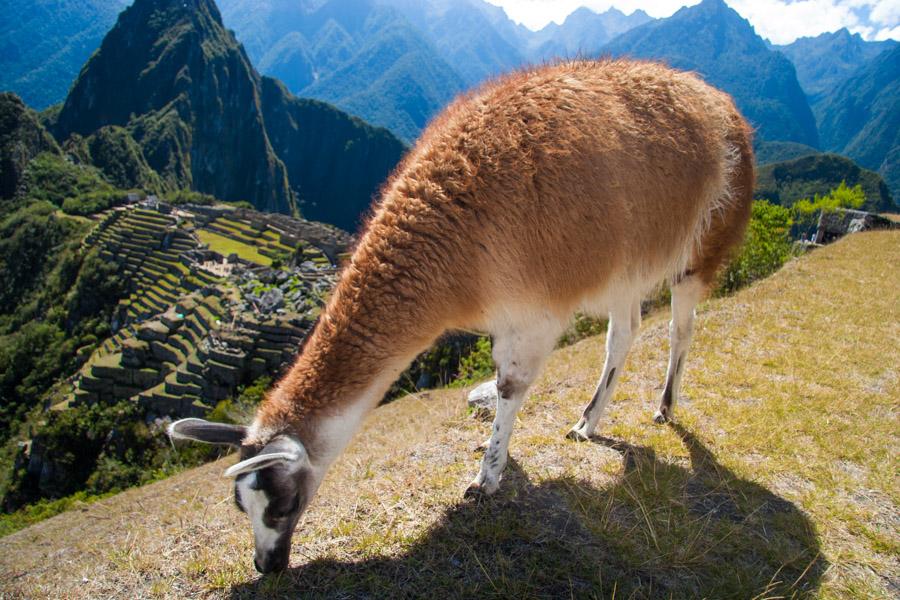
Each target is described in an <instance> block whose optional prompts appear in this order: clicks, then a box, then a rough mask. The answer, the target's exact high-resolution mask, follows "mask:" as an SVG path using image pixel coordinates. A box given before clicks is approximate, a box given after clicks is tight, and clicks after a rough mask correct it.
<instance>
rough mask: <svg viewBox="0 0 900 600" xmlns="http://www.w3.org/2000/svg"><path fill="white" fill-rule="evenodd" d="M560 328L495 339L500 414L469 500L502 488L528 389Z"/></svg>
mask: <svg viewBox="0 0 900 600" xmlns="http://www.w3.org/2000/svg"><path fill="white" fill-rule="evenodd" d="M558 333H559V328H554V327H551V326H550V325H549V324H548V325H547V326H545V327H541V328H537V330H535V331H531V332H529V333H527V334H521V333H513V334H510V335H504V336H495V337H494V348H493V356H494V362H495V363H496V365H497V392H498V397H497V413H496V415H495V416H494V424H493V426H492V428H491V438H490V440H488V442H487V444H486V448H485V451H484V457H483V458H482V460H481V471H480V472H479V473H478V476H477V477H475V479H474V480H473V481H472V483H471V484H469V487H468V489H466V493H465V495H466V497H471V496H479V495H481V494H488V495H490V494H493V493H494V492H496V491H497V489H498V488H499V487H500V475H501V473H503V469H504V468H505V467H506V460H507V455H508V449H509V439H510V436H511V435H512V430H513V426H514V425H515V421H516V413H518V412H519V407H520V406H522V401H523V400H524V399H525V394H526V393H527V392H528V387H529V386H530V385H531V382H532V381H534V378H535V376H537V374H538V372H539V371H540V369H541V366H542V365H543V364H544V360H545V359H546V358H547V355H548V354H549V353H550V351H551V350H552V349H553V343H554V341H555V340H556V336H557V334H558Z"/></svg>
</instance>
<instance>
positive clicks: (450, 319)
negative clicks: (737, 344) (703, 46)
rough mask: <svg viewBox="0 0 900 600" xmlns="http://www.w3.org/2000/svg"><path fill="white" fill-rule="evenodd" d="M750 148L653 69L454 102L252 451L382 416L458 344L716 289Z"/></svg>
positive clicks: (569, 77) (495, 89)
mask: <svg viewBox="0 0 900 600" xmlns="http://www.w3.org/2000/svg"><path fill="white" fill-rule="evenodd" d="M750 137H751V132H750V128H749V127H748V125H747V123H746V122H745V120H744V119H743V118H742V117H741V115H740V114H739V113H738V111H737V109H736V108H735V106H734V104H733V102H732V100H731V98H730V97H729V96H728V95H726V94H724V93H722V92H720V91H718V90H715V89H713V88H712V87H710V86H708V85H706V84H705V83H703V82H702V81H701V80H700V79H699V78H698V77H697V76H695V75H693V74H690V73H682V72H677V71H673V70H671V69H668V68H666V67H664V66H662V65H659V64H655V63H648V62H634V61H626V60H601V61H571V62H563V63H559V64H556V65H550V66H545V67H540V68H535V69H531V70H526V71H521V72H516V73H512V74H510V75H508V76H505V77H502V78H500V79H498V80H496V81H493V82H490V83H488V84H486V85H484V86H483V87H481V88H480V89H478V90H476V91H475V92H472V93H470V94H467V95H465V96H462V97H460V98H459V99H457V100H456V101H455V102H454V103H453V104H452V105H451V106H449V107H448V108H447V109H446V110H445V111H444V112H443V113H442V114H441V115H440V116H438V117H437V118H436V119H435V120H434V122H433V123H432V124H431V125H430V126H429V127H428V128H427V130H426V131H425V132H424V133H423V134H422V136H421V138H420V139H419V141H418V142H417V144H416V145H415V147H414V148H413V149H412V150H411V151H410V153H409V155H408V156H407V157H406V158H405V159H404V160H403V162H402V164H401V165H400V167H398V169H397V171H396V172H395V173H394V175H393V176H392V178H391V179H390V181H389V182H388V183H387V184H386V185H385V187H384V189H383V191H382V198H381V200H380V203H379V204H378V205H377V206H376V208H375V211H374V213H373V215H372V217H371V219H370V220H369V223H368V225H367V227H366V229H365V231H364V232H363V235H362V236H361V239H360V242H359V245H358V247H357V248H356V251H355V253H354V254H353V257H352V259H351V260H350V262H349V264H348V265H347V266H346V268H345V270H344V272H343V274H342V277H341V280H340V282H339V284H338V286H337V288H336V289H335V291H334V294H333V296H332V298H331V300H330V302H329V303H328V306H327V308H326V310H325V312H324V313H323V316H322V318H321V320H320V322H319V324H318V326H317V327H316V329H315V331H314V332H313V334H312V337H311V339H310V340H309V343H308V344H307V345H306V348H305V349H304V352H303V353H302V355H301V356H300V357H299V358H298V360H297V362H296V364H295V365H294V366H293V368H292V369H291V371H290V372H289V374H288V375H287V376H286V377H285V378H284V379H283V380H282V381H281V382H280V383H279V385H278V386H277V388H276V389H275V390H274V391H273V392H272V393H271V394H270V395H269V397H268V398H267V400H266V402H265V403H264V405H263V406H262V408H261V410H260V413H259V415H258V417H257V422H256V429H255V430H254V431H255V432H256V433H255V434H254V435H256V438H257V439H255V440H248V441H256V442H259V441H261V439H260V438H266V437H268V436H269V435H271V433H272V432H277V431H282V430H285V429H289V430H291V431H293V432H295V433H298V434H299V435H301V437H303V438H308V437H309V434H310V431H309V430H310V429H314V428H315V425H313V423H314V422H315V420H316V419H315V415H321V414H336V413H340V412H342V411H344V410H346V409H347V406H348V404H349V403H352V402H355V401H356V400H358V399H359V397H360V395H361V394H363V393H364V392H366V393H367V394H369V395H371V397H370V398H369V400H368V402H369V403H372V404H373V406H374V403H377V401H378V400H379V399H380V394H379V393H378V390H377V389H375V390H374V395H372V394H373V387H372V386H373V385H374V386H375V387H376V388H386V387H387V386H388V385H389V384H390V383H391V378H392V377H394V376H396V374H397V373H399V372H400V371H401V370H402V369H403V368H404V367H405V366H406V364H407V363H408V361H409V360H410V359H411V358H412V357H414V356H415V354H416V353H417V352H419V351H421V350H423V349H424V348H425V347H427V346H428V344H430V343H431V342H432V341H433V340H434V339H435V338H436V337H437V336H438V335H439V334H441V333H442V332H443V331H445V330H447V329H452V328H475V329H482V330H485V331H488V332H494V331H495V330H496V329H497V328H498V327H501V326H505V324H508V323H510V322H511V321H514V320H515V319H516V318H517V317H516V315H521V314H528V311H529V310H531V309H532V308H533V307H540V309H541V310H543V311H545V312H547V313H550V314H552V315H554V317H558V318H559V319H566V318H568V316H569V315H570V314H571V313H572V312H573V311H575V310H578V309H579V308H580V307H583V306H585V305H587V304H590V302H591V301H592V299H594V298H597V297H602V296H603V295H604V294H605V293H607V292H608V290H610V289H614V288H615V286H619V285H634V286H639V287H640V288H641V289H643V287H645V286H647V285H651V286H652V285H654V284H656V283H658V282H660V281H661V280H663V279H665V278H673V277H678V276H680V275H682V274H683V273H686V272H690V273H696V274H698V275H699V276H700V277H701V279H702V281H704V282H705V283H707V284H709V283H710V282H711V281H712V279H713V277H714V275H715V272H716V269H718V268H719V266H720V265H721V264H722V262H723V261H724V260H725V259H726V258H727V255H728V253H729V252H730V251H731V250H732V248H734V246H735V245H737V244H738V243H739V242H740V239H741V236H742V235H743V231H744V228H745V225H746V222H747V220H748V218H749V211H750V203H751V189H752V184H753V177H754V175H753V157H752V150H751V140H750ZM381 391H382V392H383V389H382V390H381ZM367 397H368V396H367ZM313 437H314V436H313ZM262 441H264V440H262Z"/></svg>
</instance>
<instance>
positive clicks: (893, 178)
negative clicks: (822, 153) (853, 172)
mask: <svg viewBox="0 0 900 600" xmlns="http://www.w3.org/2000/svg"><path fill="white" fill-rule="evenodd" d="M816 117H817V118H818V121H819V130H820V131H821V135H822V146H823V147H824V148H826V149H827V150H831V151H833V152H840V153H841V154H846V155H847V156H849V157H850V158H852V159H854V160H855V161H857V162H859V164H861V165H862V166H864V167H866V168H869V169H872V170H874V171H878V173H879V174H881V176H882V177H884V179H885V181H886V182H887V184H888V187H890V188H891V192H892V193H893V194H894V197H895V198H900V45H896V46H895V47H894V48H893V49H891V50H887V51H885V52H882V53H881V54H879V55H878V56H876V57H875V58H873V59H872V60H870V61H869V62H867V63H865V64H864V65H863V66H862V67H860V68H859V70H857V71H856V72H855V73H854V74H853V75H852V76H851V77H849V78H848V79H847V80H846V81H844V83H842V84H841V85H840V86H838V87H837V88H836V89H835V90H834V91H833V92H832V93H831V94H829V95H828V96H827V97H825V98H823V99H822V101H821V102H819V103H818V104H817V105H816Z"/></svg>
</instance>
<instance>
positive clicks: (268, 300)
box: [259, 288, 284, 313]
mask: <svg viewBox="0 0 900 600" xmlns="http://www.w3.org/2000/svg"><path fill="white" fill-rule="evenodd" d="M283 306H284V292H282V291H281V290H280V289H278V288H272V289H271V290H268V291H267V292H265V293H264V294H263V295H262V298H260V299H259V310H261V311H262V312H264V313H270V312H272V311H274V310H276V309H279V308H282V307H283Z"/></svg>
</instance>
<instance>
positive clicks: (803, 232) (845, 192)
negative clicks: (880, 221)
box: [791, 181, 866, 239]
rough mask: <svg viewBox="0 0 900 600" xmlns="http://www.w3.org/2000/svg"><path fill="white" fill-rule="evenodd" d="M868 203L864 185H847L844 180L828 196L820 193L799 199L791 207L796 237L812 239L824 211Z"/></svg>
mask: <svg viewBox="0 0 900 600" xmlns="http://www.w3.org/2000/svg"><path fill="white" fill-rule="evenodd" d="M865 203H866V193H865V192H864V191H863V189H862V186H861V185H859V184H857V185H855V186H853V187H852V188H851V187H847V184H846V183H844V182H843V181H842V182H841V185H839V186H838V187H836V188H835V189H833V190H831V192H829V193H828V195H826V196H819V195H818V194H817V195H816V196H815V197H814V198H813V199H812V200H810V199H809V198H804V199H802V200H798V201H797V202H795V203H794V206H792V207H791V212H792V213H793V221H794V230H793V234H794V237H797V238H799V237H801V236H802V237H806V238H807V239H812V238H813V237H814V235H815V232H816V226H817V224H818V222H819V216H820V215H821V214H822V213H823V212H828V211H834V210H837V209H839V208H853V209H859V208H862V207H863V205H864V204H865Z"/></svg>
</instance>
